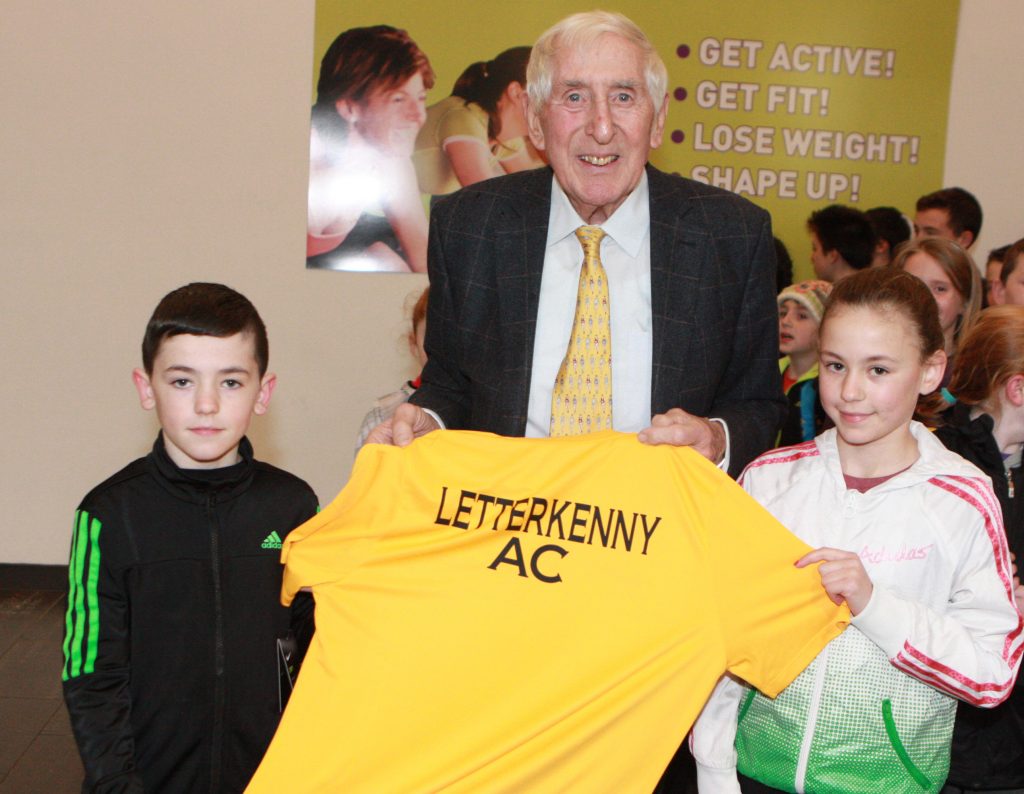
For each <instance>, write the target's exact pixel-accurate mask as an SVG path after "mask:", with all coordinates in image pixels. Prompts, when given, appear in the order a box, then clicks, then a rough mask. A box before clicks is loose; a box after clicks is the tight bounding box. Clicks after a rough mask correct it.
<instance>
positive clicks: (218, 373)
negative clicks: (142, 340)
mask: <svg viewBox="0 0 1024 794" xmlns="http://www.w3.org/2000/svg"><path fill="white" fill-rule="evenodd" d="M132 378H133V380H134V381H135V388H136V389H137V390H138V392H139V401H140V402H141V403H142V407H143V408H144V409H146V410H147V411H148V410H151V409H153V408H156V413H157V416H158V417H159V419H160V427H161V428H162V430H163V436H164V445H165V446H166V447H167V454H168V455H169V456H170V458H171V460H173V461H174V462H175V463H176V464H177V465H178V466H180V467H181V468H183V469H216V468H220V467H222V466H230V465H232V464H234V463H237V462H238V460H239V457H238V442H239V441H241V440H242V436H244V435H245V432H246V431H247V430H248V429H249V422H250V420H251V419H252V415H253V414H262V413H264V412H266V410H267V404H268V403H269V402H270V395H271V393H272V392H273V390H274V386H275V384H276V379H275V377H274V376H273V375H265V376H264V377H263V378H262V379H261V378H260V376H259V366H258V365H257V363H256V356H255V350H254V343H253V337H252V334H248V333H245V334H235V335H233V336H227V337H216V336H195V335H193V334H178V335H177V336H169V337H167V338H165V339H164V340H163V342H161V344H160V348H159V350H158V351H157V354H156V357H155V358H154V360H153V372H152V373H151V374H149V375H147V374H146V373H145V372H144V371H143V370H141V369H136V370H135V371H134V372H133V373H132Z"/></svg>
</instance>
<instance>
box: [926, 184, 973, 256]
mask: <svg viewBox="0 0 1024 794" xmlns="http://www.w3.org/2000/svg"><path fill="white" fill-rule="evenodd" d="M924 210H945V211H946V212H948V213H949V228H951V229H952V230H953V233H954V234H957V235H959V234H963V233H964V232H965V231H968V232H970V233H971V242H972V243H973V242H974V241H975V240H977V239H978V232H980V231H981V204H979V203H978V200H977V199H976V198H975V197H974V196H973V194H971V193H968V192H967V191H966V190H964V189H963V188H962V187H946V188H943V189H942V190H936V191H935V192H934V193H929V194H927V195H925V196H921V198H919V199H918V200H917V211H918V212H923V211H924Z"/></svg>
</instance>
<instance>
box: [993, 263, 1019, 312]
mask: <svg viewBox="0 0 1024 794" xmlns="http://www.w3.org/2000/svg"><path fill="white" fill-rule="evenodd" d="M1021 259H1024V257H1020V256H1018V257H1017V261H1016V262H1015V263H1014V266H1013V270H1011V271H1010V275H1009V276H1007V278H1006V283H1005V284H1003V285H1002V288H1001V289H1000V293H1001V297H1002V300H1001V301H999V302H1000V303H1008V304H1010V305H1011V306H1024V267H1021Z"/></svg>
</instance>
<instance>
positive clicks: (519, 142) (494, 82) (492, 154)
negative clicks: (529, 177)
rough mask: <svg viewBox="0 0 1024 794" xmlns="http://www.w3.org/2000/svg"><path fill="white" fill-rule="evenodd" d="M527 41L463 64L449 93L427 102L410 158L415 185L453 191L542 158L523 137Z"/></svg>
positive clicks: (428, 190)
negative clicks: (417, 182)
mask: <svg viewBox="0 0 1024 794" xmlns="http://www.w3.org/2000/svg"><path fill="white" fill-rule="evenodd" d="M529 60H530V48H529V47H513V48H511V49H508V50H505V51H504V52H502V53H500V54H499V55H498V56H496V57H495V58H494V59H493V60H490V61H478V62H477V63H474V64H471V65H470V66H468V67H466V69H465V71H464V72H463V73H462V74H461V75H460V76H459V79H458V80H456V81H455V86H454V87H453V88H452V93H451V96H449V97H446V98H445V99H442V100H441V101H440V102H438V103H437V104H436V105H431V106H430V107H429V108H427V121H426V123H425V124H424V125H423V129H421V130H420V133H419V136H418V137H417V139H416V151H415V154H414V155H413V161H414V162H415V163H416V173H417V175H418V176H419V184H420V190H421V191H423V192H424V193H428V194H431V195H433V196H443V195H447V194H449V193H454V192H455V191H456V190H458V189H459V188H460V187H463V186H465V185H472V184H474V183H475V182H480V181H481V180H484V179H490V178H491V177H495V176H501V175H502V174H505V173H512V172H514V171H523V170H526V169H528V168H536V167H538V166H541V165H543V164H544V162H543V161H542V160H541V159H540V157H539V155H537V152H536V150H535V149H533V147H532V144H529V143H528V141H527V139H526V133H527V129H526V113H525V111H524V109H523V96H524V94H525V93H526V65H527V63H528V62H529Z"/></svg>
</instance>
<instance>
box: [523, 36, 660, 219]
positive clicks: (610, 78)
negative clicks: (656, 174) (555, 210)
mask: <svg viewBox="0 0 1024 794" xmlns="http://www.w3.org/2000/svg"><path fill="white" fill-rule="evenodd" d="M666 107H667V103H666V102H664V101H662V103H661V109H660V110H659V111H657V112H656V111H655V109H654V100H653V98H652V97H651V95H650V93H649V91H648V89H647V80H646V78H645V76H644V55H643V52H642V51H641V49H640V48H639V47H638V46H637V45H635V44H633V43H631V42H629V41H627V40H626V39H624V38H622V37H621V36H617V35H615V34H610V33H606V34H604V35H602V36H601V37H599V38H598V39H597V40H595V41H594V42H593V43H592V44H591V45H590V46H589V47H586V48H583V49H569V48H564V49H562V50H560V51H559V52H558V54H557V55H556V56H555V59H554V68H553V70H552V81H551V96H550V97H549V98H548V100H547V102H545V103H544V106H543V107H542V108H541V109H540V112H539V113H538V112H535V111H534V110H533V108H528V111H527V114H528V120H529V125H530V138H531V140H532V141H533V143H534V145H535V146H536V147H537V148H538V149H543V150H544V151H545V152H547V156H548V161H549V162H550V163H551V167H552V168H553V169H554V171H555V177H556V178H557V179H558V184H559V185H561V186H562V190H564V191H565V194H566V196H568V198H569V201H570V202H571V203H572V205H573V207H574V208H575V209H576V211H577V212H578V213H579V215H580V217H581V218H583V219H584V220H585V221H587V222H588V223H594V224H597V223H602V222H603V221H605V220H607V218H608V217H609V216H611V214H612V213H613V212H615V210H616V209H618V207H619V205H620V204H622V202H623V201H624V200H625V199H626V197H627V196H628V195H629V194H630V193H631V192H632V191H633V188H635V187H636V186H637V183H638V182H639V181H640V177H641V175H642V174H643V170H644V165H645V164H646V163H647V156H648V154H649V153H650V151H651V149H654V148H656V147H657V146H659V145H660V144H661V137H662V131H663V129H664V127H665V113H666Z"/></svg>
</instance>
